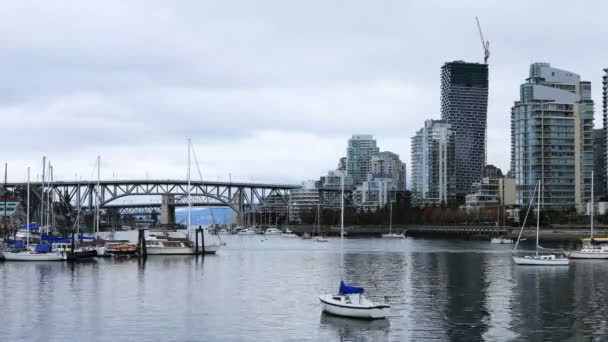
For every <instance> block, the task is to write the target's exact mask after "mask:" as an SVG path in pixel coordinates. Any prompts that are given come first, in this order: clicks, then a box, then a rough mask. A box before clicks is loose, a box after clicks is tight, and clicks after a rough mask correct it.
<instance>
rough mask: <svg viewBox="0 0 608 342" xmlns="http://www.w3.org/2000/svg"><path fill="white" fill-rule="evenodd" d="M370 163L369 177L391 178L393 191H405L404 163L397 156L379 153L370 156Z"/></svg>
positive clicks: (388, 152)
mask: <svg viewBox="0 0 608 342" xmlns="http://www.w3.org/2000/svg"><path fill="white" fill-rule="evenodd" d="M371 163H372V170H371V175H372V177H373V178H391V179H392V180H393V182H392V183H393V184H394V190H396V191H405V189H406V171H405V163H403V162H402V161H401V159H399V155H398V154H396V153H393V152H390V151H384V152H380V153H378V154H377V155H375V156H372V161H371ZM368 180H369V177H368Z"/></svg>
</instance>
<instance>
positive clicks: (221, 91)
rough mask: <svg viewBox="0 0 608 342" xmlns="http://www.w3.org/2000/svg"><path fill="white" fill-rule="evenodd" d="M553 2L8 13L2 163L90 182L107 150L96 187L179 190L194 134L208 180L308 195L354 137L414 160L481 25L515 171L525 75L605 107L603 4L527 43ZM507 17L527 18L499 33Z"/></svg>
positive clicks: (491, 109) (505, 149) (493, 105)
mask: <svg viewBox="0 0 608 342" xmlns="http://www.w3.org/2000/svg"><path fill="white" fill-rule="evenodd" d="M546 4H548V2H544V3H538V4H527V3H526V6H527V8H528V9H529V11H523V12H522V11H521V9H520V6H518V5H517V4H509V5H501V7H498V6H491V5H488V6H487V7H483V6H481V5H480V4H478V3H474V2H463V3H461V4H458V6H457V7H453V8H449V7H446V6H452V5H449V4H441V5H439V4H426V3H412V4H400V3H397V2H395V3H388V4H386V5H385V6H384V7H381V8H380V7H374V6H369V5H364V4H361V3H352V4H349V7H340V6H336V5H334V6H333V7H332V6H329V7H327V6H324V11H323V13H322V15H318V11H317V10H316V9H317V8H318V5H319V4H318V3H317V4H315V3H310V4H306V5H304V4H302V5H294V6H300V7H298V8H294V7H293V6H286V5H284V4H280V3H262V4H256V6H253V5H252V6H251V7H250V8H247V5H245V6H244V8H243V9H242V11H243V12H237V13H235V12H234V11H233V10H232V8H231V7H230V6H229V5H214V6H211V5H208V4H197V3H194V2H193V3H190V4H182V5H175V4H171V5H165V6H166V7H163V8H154V7H152V6H144V5H146V4H145V3H143V2H142V3H139V5H140V6H138V3H132V4H122V3H119V2H108V3H106V4H105V5H104V6H103V7H99V8H95V9H92V8H87V7H85V6H83V7H79V6H78V5H74V4H72V5H71V6H70V7H71V12H70V13H63V12H62V11H61V6H58V4H57V3H54V4H38V6H36V7H35V8H34V7H33V6H30V7H28V6H27V5H26V4H18V3H7V4H3V5H1V6H2V14H1V15H2V16H3V18H2V19H3V20H2V23H1V24H0V27H2V29H3V30H2V33H1V34H0V40H1V41H2V42H3V46H4V47H5V49H4V50H5V59H4V63H3V64H2V71H3V73H4V75H5V77H4V78H3V81H1V82H2V83H0V86H1V87H2V88H3V89H4V91H3V92H2V95H1V96H0V113H1V115H2V117H3V120H5V125H6V127H9V128H10V129H9V130H6V132H4V139H5V140H6V141H9V142H10V143H4V144H3V147H2V148H0V152H1V153H0V158H2V160H0V161H2V162H8V163H9V180H14V181H21V180H24V178H25V168H26V166H27V165H29V166H31V167H32V172H33V175H34V177H35V174H36V173H38V172H39V170H40V164H41V157H42V155H46V156H47V157H48V158H49V159H50V160H51V161H52V162H53V163H54V165H55V172H56V176H57V178H58V179H70V178H74V174H79V175H80V176H82V177H83V178H93V175H94V172H93V169H94V164H95V158H96V156H97V155H98V154H100V155H101V156H102V177H103V178H111V177H112V176H113V174H118V177H120V178H146V175H147V176H148V177H149V178H184V177H185V173H186V172H185V168H186V143H185V141H186V139H187V138H188V137H191V138H192V139H193V142H194V143H195V144H196V147H197V153H198V157H199V161H200V162H201V164H202V165H201V167H202V171H203V175H204V176H205V177H206V178H208V179H212V180H216V179H218V178H219V179H223V180H228V178H229V174H230V173H231V174H232V178H233V179H239V180H253V181H276V182H284V183H297V182H300V181H301V180H306V179H316V178H318V176H319V175H321V174H323V173H324V172H325V171H326V170H329V169H332V168H333V167H334V166H335V160H336V158H338V157H341V156H344V153H345V143H344V142H345V141H346V139H348V137H350V136H351V135H352V134H357V133H369V134H372V135H374V137H375V138H376V139H377V140H378V141H379V142H380V143H381V145H382V147H383V149H386V150H389V151H393V152H395V153H397V154H400V155H401V156H408V155H409V154H410V137H411V136H412V135H414V134H415V131H416V130H417V129H418V128H419V127H421V126H422V125H423V124H424V120H425V119H428V118H433V119H439V117H440V99H439V97H440V92H439V88H440V67H441V66H442V65H443V63H445V62H448V61H453V60H465V61H467V62H482V59H483V51H482V49H481V46H480V42H479V37H478V33H477V27H476V24H475V20H474V17H475V16H476V15H477V16H479V18H480V21H481V24H482V27H483V30H484V35H485V36H486V39H488V40H489V41H490V42H491V50H492V55H491V57H490V67H489V81H490V84H489V98H488V102H489V106H488V142H487V143H488V157H487V161H488V163H491V164H495V165H497V166H498V167H500V168H501V169H503V170H508V165H509V162H510V160H509V159H510V158H509V155H510V153H509V144H505V143H504V141H507V140H508V139H509V134H510V133H509V129H508V127H509V121H510V117H509V116H510V108H511V105H512V101H513V99H514V98H517V97H518V85H519V84H520V83H521V79H523V78H524V77H525V76H526V73H527V67H528V65H530V64H531V63H533V62H548V63H551V64H553V65H559V66H560V67H561V68H564V69H566V70H575V71H576V72H577V73H579V74H580V75H581V77H582V78H583V79H585V80H589V81H591V82H592V85H593V87H592V89H593V96H592V98H593V100H594V101H595V102H596V104H599V103H600V101H601V91H602V89H601V86H600V85H601V79H602V75H603V72H602V69H603V68H605V67H607V66H608V65H606V64H605V63H604V61H602V60H601V58H600V57H601V53H596V52H597V51H600V50H599V49H601V44H595V45H591V46H589V44H585V43H586V41H583V40H580V38H579V37H580V36H582V35H583V33H584V34H585V37H587V38H588V39H589V41H600V38H601V32H603V28H604V26H605V25H606V24H604V23H603V21H602V20H600V19H601V15H600V13H603V11H602V9H605V8H603V7H605V5H603V4H598V5H597V7H596V9H597V10H596V11H592V12H593V13H589V11H588V10H586V9H583V8H574V9H572V12H573V14H574V15H577V16H579V15H582V14H584V15H585V18H588V20H586V21H587V22H589V24H588V25H586V26H585V27H584V28H583V27H575V28H573V29H570V30H566V29H565V28H564V27H563V25H561V24H559V23H553V22H547V23H546V30H543V32H536V33H535V39H529V32H530V30H531V27H532V26H531V25H532V24H526V23H525V22H526V19H529V18H534V17H535V14H534V13H535V12H537V11H539V10H541V9H542V11H543V13H546V15H548V16H550V15H552V13H555V14H557V13H559V7H560V6H556V5H555V3H554V2H551V4H552V6H546ZM45 6H48V7H45ZM224 6H225V7H224ZM494 7H495V8H494ZM188 12H191V13H192V15H185V14H186V13H188ZM117 13H124V15H117ZM296 13H298V14H296ZM417 13H431V14H430V15H428V17H426V18H424V19H423V18H419V17H420V16H419V15H418V14H417ZM313 14H314V15H313ZM513 16H517V17H518V18H521V20H520V21H521V22H524V23H523V24H521V25H517V26H514V27H512V29H511V30H509V31H508V32H501V29H502V27H505V26H506V25H509V24H510V23H511V22H512V18H513ZM579 17H580V16H579ZM310 18H314V20H313V21H311V20H310ZM366 18H368V19H369V21H365V20H363V19H366ZM372 18H382V19H381V20H380V19H372ZM453 18H458V19H453ZM594 18H595V19H594ZM178 19H179V20H178ZM596 19H597V20H596ZM24 22H29V23H36V24H30V25H29V26H27V27H26V26H24V25H23V24H22V23H24ZM362 22H363V23H365V25H361V23H362ZM423 22H424V23H425V24H426V25H427V26H428V27H429V29H428V30H425V31H424V34H419V31H417V30H414V29H413V28H415V27H418V26H419V25H420V24H421V23H423ZM447 26H449V28H450V29H449V30H446V29H445V28H446V27H447ZM163 28H168V29H169V30H168V31H171V32H173V34H171V35H168V34H166V31H164V30H163ZM328 32H330V33H328ZM125 33H127V34H125ZM93 41H94V42H95V43H94V44H93V43H91V42H93ZM429 41H433V42H436V43H434V44H429ZM151 42H152V43H151ZM558 43H559V44H558ZM562 44H568V45H569V46H571V47H572V49H569V50H571V51H576V50H577V48H578V50H580V49H582V48H583V47H585V49H586V50H585V51H588V53H586V54H585V56H582V57H581V56H575V55H574V54H573V53H572V52H570V51H566V50H564V49H562V48H561V46H562ZM254 47H255V48H254ZM421 51H423V53H420V52H421ZM315 56H317V57H316V58H315ZM319 56H322V57H319ZM595 56H599V57H595ZM83 60H86V63H83V62H82V61H83ZM598 108H599V107H598ZM230 125H231V126H230ZM228 126H230V128H227V127H228ZM600 127H601V112H600V111H599V110H597V108H596V112H595V128H600ZM45 135H46V136H47V137H46V138H43V137H44V136H45ZM24 136H26V137H27V139H24V138H23V137H24ZM313 151H314V152H313ZM134 165H137V166H136V167H135V166H134ZM277 166H281V167H277ZM410 167H411V166H410V165H408V173H411V168H410Z"/></svg>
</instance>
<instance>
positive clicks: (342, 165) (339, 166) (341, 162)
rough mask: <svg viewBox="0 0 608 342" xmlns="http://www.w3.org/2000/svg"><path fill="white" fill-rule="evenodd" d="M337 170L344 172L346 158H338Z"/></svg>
mask: <svg viewBox="0 0 608 342" xmlns="http://www.w3.org/2000/svg"><path fill="white" fill-rule="evenodd" d="M337 170H340V171H346V157H342V158H340V162H339V163H338V168H337Z"/></svg>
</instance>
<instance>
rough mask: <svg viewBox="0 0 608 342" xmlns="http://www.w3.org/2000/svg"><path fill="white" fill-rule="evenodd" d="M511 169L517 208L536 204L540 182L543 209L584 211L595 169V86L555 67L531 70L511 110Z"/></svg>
mask: <svg viewBox="0 0 608 342" xmlns="http://www.w3.org/2000/svg"><path fill="white" fill-rule="evenodd" d="M511 166H512V173H513V174H514V175H515V182H516V190H517V196H516V203H517V205H519V206H521V207H524V206H526V205H528V204H529V203H530V200H531V198H530V197H531V196H532V193H533V190H534V187H535V186H536V184H537V182H538V181H540V182H541V183H542V192H541V203H542V205H543V206H545V207H549V208H568V207H573V206H576V208H577V210H579V211H580V212H582V211H584V207H585V203H586V202H587V201H589V197H590V191H591V189H590V185H591V179H590V177H591V171H592V170H593V101H592V100H591V83H590V82H586V81H581V79H580V76H579V75H577V74H575V73H573V72H570V71H567V70H561V69H557V68H552V67H551V65H550V64H549V63H534V64H532V65H531V66H530V74H529V78H527V79H526V82H525V83H524V84H522V85H521V87H520V99H519V101H515V103H514V106H513V107H512V109H511Z"/></svg>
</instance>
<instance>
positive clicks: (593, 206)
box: [590, 171, 595, 241]
mask: <svg viewBox="0 0 608 342" xmlns="http://www.w3.org/2000/svg"><path fill="white" fill-rule="evenodd" d="M593 200H594V198H593V171H591V209H590V210H591V240H592V241H593V228H594V227H593V214H594V211H595V205H594V203H593Z"/></svg>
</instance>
